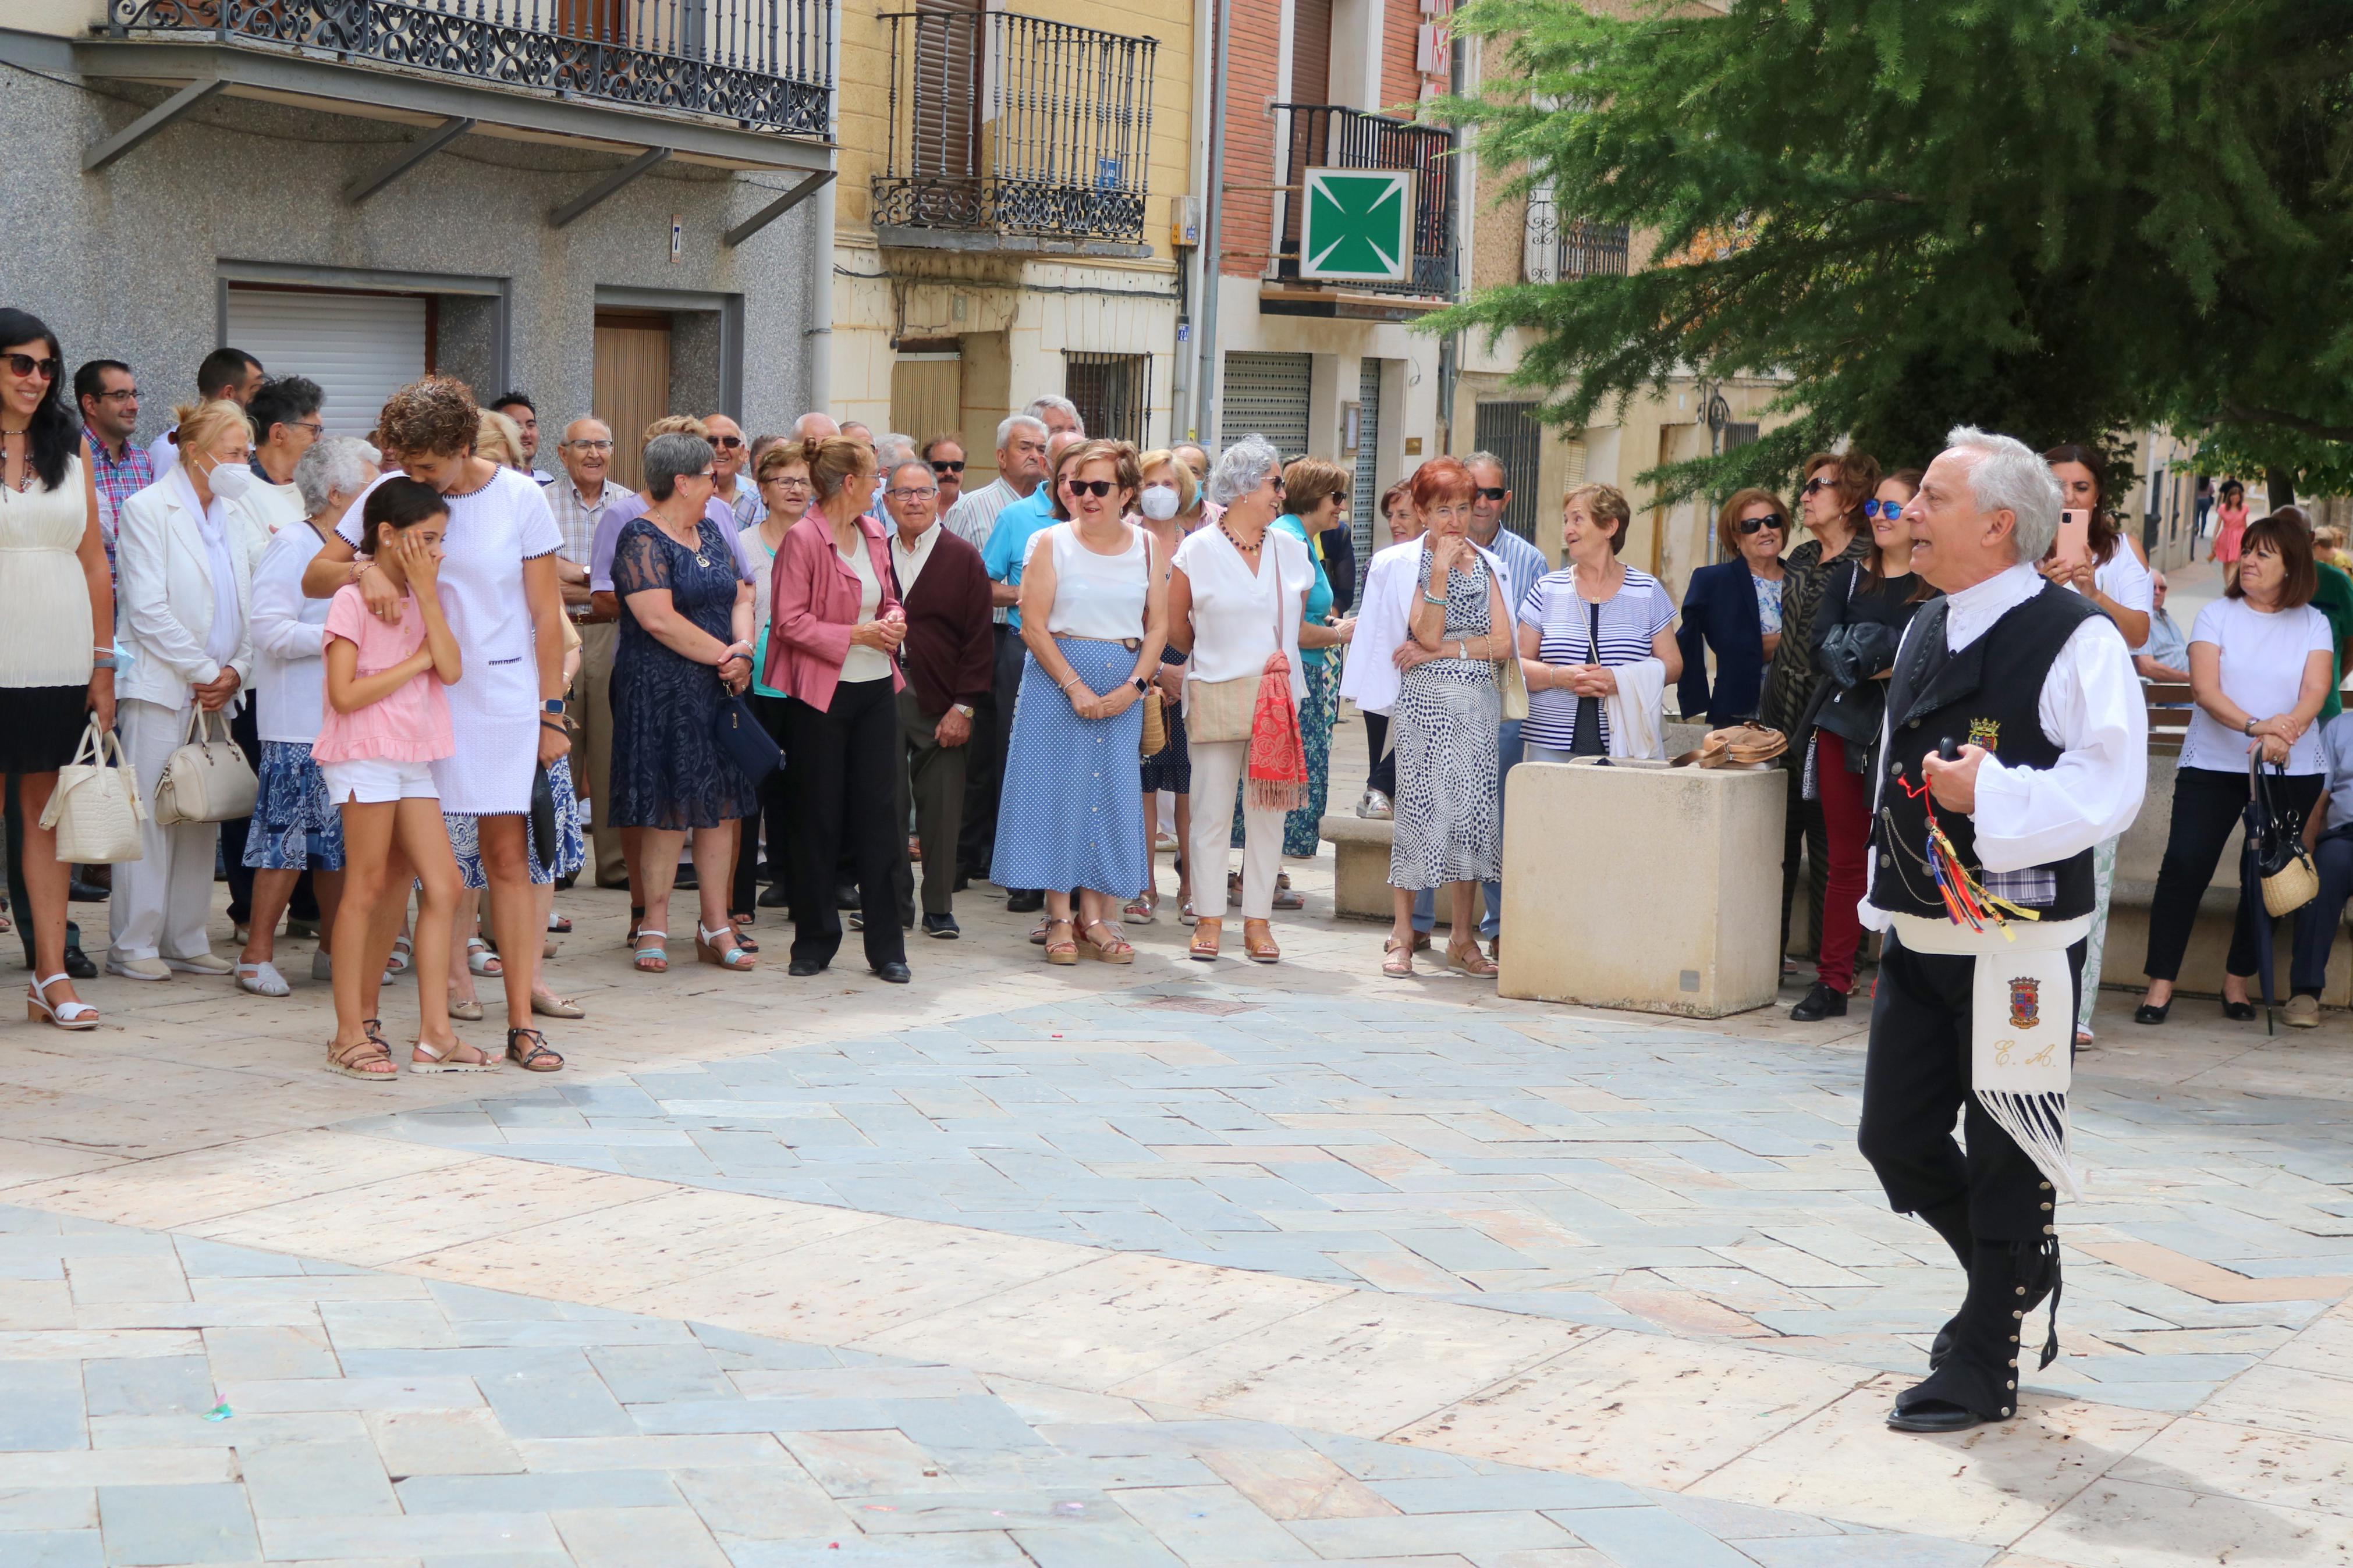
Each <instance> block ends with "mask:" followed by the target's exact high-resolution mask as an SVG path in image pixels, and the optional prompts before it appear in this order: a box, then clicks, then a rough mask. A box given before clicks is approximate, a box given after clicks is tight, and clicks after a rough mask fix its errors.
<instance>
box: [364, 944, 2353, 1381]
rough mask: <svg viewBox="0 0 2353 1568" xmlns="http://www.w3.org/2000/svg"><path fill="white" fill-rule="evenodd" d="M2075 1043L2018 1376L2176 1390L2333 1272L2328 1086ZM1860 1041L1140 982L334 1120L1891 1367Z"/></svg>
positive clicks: (2224, 1374) (1949, 1300)
mask: <svg viewBox="0 0 2353 1568" xmlns="http://www.w3.org/2000/svg"><path fill="white" fill-rule="evenodd" d="M1423 994H1428V993H1427V992H1424V993H1423ZM1441 994H1442V991H1441ZM2100 1061H2101V1058H2097V1057H2094V1058H2087V1059H2086V1062H2085V1064H2084V1068H2085V1076H2084V1078H2082V1079H2079V1081H2078V1086H2077V1094H2076V1096H2075V1100H2074V1117H2075V1123H2074V1124H2075V1132H2076V1138H2077V1145H2078V1150H2079V1153H2080V1155H2081V1157H2082V1159H2083V1161H2084V1163H2086V1164H2087V1165H2088V1166H2089V1167H2090V1168H2091V1170H2092V1172H2093V1180H2092V1183H2091V1186H2090V1190H2089V1194H2088V1200H2087V1201H2086V1202H2084V1203H2082V1204H2080V1205H2068V1208H2067V1212H2066V1213H2065V1215H2063V1218H2064V1220H2065V1222H2066V1224H2065V1227H2064V1232H2063V1234H2064V1238H2065V1240H2066V1242H2067V1244H2068V1254H2067V1264H2068V1277H2067V1290H2066V1295H2065V1300H2064V1311H2063V1322H2062V1327H2063V1341H2064V1343H2065V1347H2066V1350H2067V1352H2068V1354H2067V1355H2066V1357H2065V1358H2063V1360H2062V1361H2060V1362H2059V1363H2057V1364H2056V1365H2054V1366H2053V1367H2052V1368H2051V1369H2050V1370H2049V1371H2048V1372H2046V1373H2040V1374H2030V1377H2031V1381H2029V1383H2028V1384H2027V1386H2028V1387H2029V1388H2030V1389H2041V1390H2044V1391H2047V1392H2053V1393H2061V1392H2063V1393H2064V1394H2068V1395H2071V1396H2073V1397H2075V1398H2078V1399H2086V1400H2094V1401H2098V1402H2103V1403H2106V1404H2111V1405H2127V1406H2134V1407H2138V1408H2142V1409H2148V1410H2157V1411H2187V1410H2190V1409H2192V1408H2194V1407H2196V1406H2197V1405H2199V1404H2200V1403H2201V1402H2202V1401H2204V1400H2206V1399H2207V1398H2209V1397H2210V1396H2211V1395H2212V1394H2214V1393H2215V1391H2216V1390H2217V1389H2218V1388H2219V1387H2220V1386H2221V1384H2223V1383H2224V1382H2226V1381H2227V1380H2229V1379H2231V1378H2232V1377H2234V1376H2236V1375H2237V1374H2238V1373H2242V1372H2243V1371H2245V1370H2246V1369H2247V1368H2249V1367H2250V1366H2253V1364H2255V1363H2256V1361H2257V1360H2258V1359H2259V1358H2261V1357H2262V1356H2263V1355H2266V1354H2268V1353H2270V1352H2273V1351H2274V1350H2276V1349H2278V1348H2279V1347H2280V1346H2281V1345H2283V1344H2284V1343H2285V1342H2287V1340H2288V1339H2289V1338H2290V1336H2291V1335H2292V1334H2293V1333H2294V1332H2295V1331H2296V1330H2297V1329H2300V1328H2302V1327H2304V1326H2305V1325H2306V1324H2307V1323H2309V1322H2310V1321H2312V1320H2313V1319H2314V1318H2315V1317H2316V1316H2317V1315H2318V1314H2319V1312H2320V1311H2321V1310H2323V1309H2324V1308H2325V1306H2326V1305H2327V1302H2328V1301H2329V1300H2335V1299H2336V1298H2337V1296H2340V1295H2342V1294H2344V1293H2345V1291H2346V1290H2347V1289H2353V1279H2348V1278H2345V1277H2347V1276H2353V1190H2348V1185H2347V1184H2348V1183H2353V1145H2348V1121H2353V1113H2348V1107H2347V1106H2345V1105H2344V1104H2342V1103H2340V1102H2338V1101H2337V1100H2325V1099H2316V1098H2309V1097H2305V1096H2300V1095H2295V1094H2288V1093H2275V1094H2271V1095H2256V1094H2243V1093H2229V1092H2218V1091H2204V1090H2195V1089H2182V1088H2179V1087H2173V1086H2166V1085H2157V1084H2150V1083H2146V1082H2142V1081H2139V1080H2137V1079H2133V1078H2129V1077H2123V1076H2102V1075H2101V1072H2100V1066H2099V1064H2100ZM1861 1071H1862V1058H1861V1055H1860V1053H1859V1052H1857V1051H1854V1050H1852V1049H1844V1050H1837V1049H1831V1050H1826V1049H1823V1048H1821V1047H1820V1046H1818V1045H1813V1044H1808V1043H1802V1042H1797V1041H1791V1040H1787V1039H1774V1038H1770V1037H1767V1038H1744V1039H1740V1040H1738V1041H1734V1040H1731V1039H1728V1038H1727V1037H1726V1036H1725V1034H1723V1033H1721V1032H1710V1031H1705V1030H1702V1029H1697V1028H1689V1027H1676V1026H1654V1025H1650V1024H1644V1023H1639V1022H1635V1021H1632V1020H1628V1019H1612V1018H1607V1017H1595V1016H1583V1017H1578V1016H1570V1015H1565V1014H1563V1013H1562V1012H1560V1011H1559V1010H1556V1009H1545V1008H1540V1007H1533V1006H1528V1007H1519V1006H1512V1005H1502V1006H1498V1005H1487V1006H1483V1007H1480V1008H1477V1009H1471V1008H1466V1007H1462V1006H1461V1005H1453V1006H1450V1005H1444V1004H1443V1003H1434V1002H1399V1001H1396V1000H1392V999H1388V998H1385V997H1381V996H1346V995H1341V996H1305V995H1296V994H1282V993H1270V992H1266V991H1250V990H1245V989H1240V988H1237V987H1234V986H1219V985H1216V984H1182V985H1179V984H1163V985H1158V986H1145V987H1143V988H1139V989H1138V990H1135V991H1132V992H1128V993H1124V994H1095V995H1081V996H1077V997H1074V998H1072V999H1071V1000H1069V1001H1066V1002H1061V1003H1058V1004H1054V1005H1042V1006H1032V1007H1028V1008H1023V1009H1020V1010H1018V1011H1014V1012H1010V1013H1004V1014H998V1015H993V1016H978V1017H973V1018H968V1019H965V1020H962V1021H959V1022H957V1023H955V1024H954V1025H952V1026H925V1027H921V1028H909V1029H902V1030H898V1031H894V1032H890V1033H877V1034H874V1035H872V1036H871V1037H863V1038H851V1039H848V1040H844V1041H841V1042H839V1043H826V1044H816V1045H805V1046H798V1047H792V1048H789V1049H786V1050H780V1051H775V1052H771V1053H766V1054H762V1055H753V1056H744V1057H739V1058H733V1059H729V1060H723V1061H713V1062H710V1063H706V1064H702V1065H699V1066H697V1065H682V1066H670V1067H665V1068H662V1069H661V1070H659V1071H652V1072H640V1073H638V1074H636V1075H635V1076H634V1077H628V1078H619V1079H615V1080H613V1081H608V1082H599V1083H595V1084H556V1085H551V1086H549V1087H547V1088H545V1089H541V1090H539V1091H538V1092H535V1093H526V1094H520V1095H515V1096H510V1097H506V1098H502V1099H500V1100H495V1101H489V1102H484V1103H480V1104H476V1105H470V1106H468V1105H453V1106H448V1107H444V1108H440V1109H434V1110H417V1111H412V1112H408V1113H405V1114H400V1115H396V1116H393V1117H390V1118H385V1119H383V1120H381V1121H364V1122H360V1123H355V1124H353V1125H354V1127H355V1128H358V1129H364V1130H368V1131H385V1132H391V1133H396V1134H397V1135H399V1136H403V1137H406V1138H409V1139H412V1140H417V1141H420V1142H430V1143H432V1144H435V1145H438V1146H442V1147H447V1148H450V1149H456V1150H463V1151H466V1152H496V1153H500V1154H504V1155H511V1156H520V1157H522V1158H525V1159H530V1160H537V1161H545V1162H551V1163H561V1164H565V1165H570V1166H575V1167H580V1168H586V1169H593V1170H599V1171H610V1172H618V1173H630V1174H635V1175H641V1176H650V1177H659V1178H661V1179H665V1180H668V1181H673V1182H679V1183H685V1184H693V1185H698V1186H703V1187H711V1188H717V1189H723V1190H725V1191H730V1192H737V1193H746V1194H762V1195H766V1196H771V1197H778V1198H788V1199H796V1200H801V1201H805V1202H810V1203H817V1204H825V1205H839V1206H842V1207H847V1208H850V1209H856V1210H860V1211H863V1212H866V1213H871V1214H887V1215H900V1216H904V1217H909V1218H917V1219H926V1220H934V1221H940V1222H944V1223H947V1224H952V1225H957V1226H975V1227H980V1228H983V1229H988V1230H995V1231H999V1232H1005V1233H1009V1234H1013V1235H1018V1236H1024V1237H1039V1238H1046V1239H1052V1240H1060V1241H1068V1242H1077V1243H1082V1244H1086V1245H1091V1246H1094V1247H1107V1248H1113V1249H1118V1250H1126V1251H1139V1252H1148V1253H1152V1254H1155V1255H1158V1256H1161V1257H1165V1258H1178V1259H1187V1260H1192V1261H1198V1262H1202V1263H1209V1264H1217V1265H1223V1266H1227V1267H1233V1268H1248V1269H1257V1270H1264V1271H1269V1272H1272V1273H1278V1274H1282V1275H1287V1276H1291V1277H1293V1278H1296V1279H1308V1280H1316V1281H1325V1282H1331V1283H1336V1284H1342V1285H1346V1286H1351V1287H1355V1288H1358V1289H1376V1290H1382V1291H1392V1292H1406V1293H1412V1294H1416V1295H1423V1296H1430V1297H1436V1298H1440V1299H1444V1300H1454V1301H1459V1302H1464V1303H1469V1304H1473V1305H1477V1306H1482V1307H1489V1308H1495V1309H1500V1310H1504V1311H1510V1312H1517V1313H1526V1314H1535V1315H1541V1316H1544V1317H1547V1318H1553V1319H1560V1320H1567V1321H1575V1322H1582V1323H1590V1324H1597V1325H1604V1326H1611V1327H1618V1328H1630V1329H1637V1330H1643V1331H1653V1332H1660V1333H1667V1334H1673V1335H1678V1336H1683V1337H1695V1338H1703V1339H1704V1338H1733V1339H1738V1340H1741V1341H1743V1342H1746V1343H1749V1344H1753V1345H1755V1346H1757V1347H1760V1348H1766V1349H1772V1350H1778V1351H1785V1352H1790V1353H1793V1354H1799V1355H1806V1356H1812V1357H1819V1358H1821V1359H1825V1360H1831V1361H1835V1362H1839V1363H1848V1364H1852V1365H1860V1366H1868V1367H1877V1368H1881V1369H1883V1370H1886V1371H1890V1372H1905V1373H1913V1372H1915V1370H1916V1369H1917V1367H1918V1366H1919V1364H1920V1354H1921V1351H1922V1350H1923V1349H1924V1348H1925V1347H1926V1343H1927V1340H1928V1338H1929V1336H1930V1335H1932V1334H1933V1333H1934V1331H1936V1328H1937V1327H1938V1325H1939V1324H1941V1323H1942V1321H1944V1319H1945V1317H1946V1316H1947V1314H1949V1313H1950V1312H1951V1311H1952V1310H1953V1307H1954V1304H1955V1300H1956V1290H1957V1283H1958V1277H1957V1273H1956V1271H1955V1270H1954V1269H1953V1268H1952V1264H1951V1259H1950V1254H1949V1253H1948V1252H1947V1250H1946V1249H1945V1247H1944V1246H1943V1244H1942V1243H1941V1242H1939V1241H1938V1240H1937V1239H1936V1237H1934V1236H1933V1235H1932V1234H1931V1233H1930V1232H1929V1231H1928V1230H1927V1228H1926V1226H1921V1225H1919V1224H1917V1223H1915V1222H1913V1221H1911V1220H1908V1219H1905V1218H1904V1217H1902V1216H1898V1215H1892V1214H1890V1213H1889V1212H1888V1211H1887V1208H1886V1205H1885V1203H1884V1200H1883V1197H1882V1196H1881V1194H1880V1193H1879V1190H1878V1187H1877V1185H1876V1184H1875V1183H1874V1182H1873V1180H1872V1177H1871V1175H1870V1173H1869V1171H1868V1169H1867V1168H1866V1167H1865V1166H1864V1165H1863V1164H1862V1161H1861V1159H1860V1157H1859V1156H1858V1155H1857V1154H1856V1153H1855V1152H1854V1148H1853V1129H1854V1125H1855V1121H1856V1112H1857V1107H1858V1102H1859V1098H1860V1092H1861ZM2218 1266H2219V1267H2218ZM2316 1277H2317V1278H2316ZM2031 1338H2032V1339H2034V1340H2036V1341H2039V1339H2040V1333H2039V1331H2037V1332H2036V1333H2035V1334H2033V1335H2031Z"/></svg>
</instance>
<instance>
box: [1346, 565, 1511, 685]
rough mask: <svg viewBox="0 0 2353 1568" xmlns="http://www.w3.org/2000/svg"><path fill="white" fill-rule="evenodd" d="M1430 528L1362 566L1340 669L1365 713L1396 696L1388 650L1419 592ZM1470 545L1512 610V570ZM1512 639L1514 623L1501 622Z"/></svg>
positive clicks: (1401, 636)
mask: <svg viewBox="0 0 2353 1568" xmlns="http://www.w3.org/2000/svg"><path fill="white" fill-rule="evenodd" d="M1428 538H1429V535H1428V534H1421V535H1419V536H1417V537H1415V538H1412V539H1409V540H1407V541H1406V542H1404V543H1403V544H1392V545H1389V546H1388V547H1387V548H1385V549H1382V550H1379V551H1377V552H1374V555H1373V559H1372V564H1371V565H1370V566H1369V567H1368V568H1366V572H1365V591H1364V594H1363V595H1361V596H1360V597H1359V598H1358V600H1357V602H1356V637H1355V640H1354V641H1352V642H1350V643H1349V645H1348V662H1347V664H1346V666H1345V668H1343V669H1342V670H1341V672H1340V695H1341V696H1343V697H1345V698H1346V699H1348V700H1350V701H1351V702H1354V703H1355V704H1356V708H1357V710H1358V711H1360V712H1365V713H1387V712H1388V710H1390V708H1392V707H1394V706H1395V705H1396V703H1397V699H1398V668H1397V663H1396V661H1395V659H1394V658H1393V657H1392V656H1394V655H1395V654H1396V652H1397V650H1398V646H1399V645H1400V644H1402V643H1403V642H1404V641H1405V639H1406V623H1407V622H1408V621H1409V620H1410V619H1411V618H1412V615H1413V607H1414V606H1413V601H1414V600H1415V599H1416V598H1417V597H1419V595H1418V594H1417V593H1416V591H1415V590H1416V589H1417V588H1418V587H1419V583H1418V582H1417V579H1418V578H1419V576H1420V574H1421V552H1422V546H1423V541H1424V540H1426V539H1428ZM1472 549H1474V550H1476V551H1478V552H1479V553H1480V554H1481V555H1482V556H1484V557H1486V560H1487V570H1488V571H1489V572H1491V573H1493V574H1494V578H1495V581H1496V582H1497V583H1499V584H1503V587H1504V614H1505V615H1507V616H1508V615H1511V614H1513V613H1514V610H1515V609H1516V608H1517V606H1515V605H1513V603H1512V590H1511V582H1512V578H1511V574H1510V573H1508V572H1506V571H1505V570H1504V562H1503V558H1502V557H1501V556H1498V555H1497V554H1496V553H1495V552H1493V551H1492V550H1489V549H1487V548H1486V547H1485V546H1483V545H1479V544H1473V545H1472ZM1503 629H1504V630H1505V631H1508V632H1509V633H1511V635H1512V637H1514V639H1515V646H1516V639H1517V637H1519V626H1518V625H1517V624H1516V623H1514V625H1512V626H1506V627H1504V628H1503Z"/></svg>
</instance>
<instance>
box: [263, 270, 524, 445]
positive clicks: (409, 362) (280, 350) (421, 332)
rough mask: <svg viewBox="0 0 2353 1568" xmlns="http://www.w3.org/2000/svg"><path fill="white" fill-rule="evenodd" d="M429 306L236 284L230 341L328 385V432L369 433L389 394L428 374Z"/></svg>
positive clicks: (392, 297)
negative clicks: (239, 287)
mask: <svg viewBox="0 0 2353 1568" xmlns="http://www.w3.org/2000/svg"><path fill="white" fill-rule="evenodd" d="M428 309H429V301H428V300H426V299H425V297H424V296H422V295H417V294H335V293H330V292H327V291H325V290H323V289H321V290H311V289H302V290H292V289H230V290H229V291H228V342H229V346H230V347H232V348H239V349H243V350H244V351H245V352H246V353H249V354H251V355H252V356H253V357H254V358H256V359H258V360H259V361H260V362H261V366H262V368H263V369H264V370H266V371H268V372H269V374H271V375H306V376H309V377H310V378H311V380H312V381H315V382H317V383H318V384H320V386H322V388H324V389H325V391H326V394H327V402H326V406H325V407H324V408H323V409H322V411H321V413H320V423H321V424H322V425H324V426H326V427H327V434H329V435H330V436H364V435H366V434H367V433H368V432H369V431H370V430H373V429H375V421H376V416H377V415H378V414H379V413H381V412H382V411H383V408H384V400H385V398H387V397H390V396H391V395H393V393H395V392H396V391H397V390H398V389H399V388H401V387H404V386H406V385H407V384H409V383H410V382H412V381H415V380H416V379H417V377H419V376H421V375H423V374H425V373H426V370H427V355H426V348H427V343H426V339H427V311H428ZM493 395H495V393H494V394H493Z"/></svg>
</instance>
